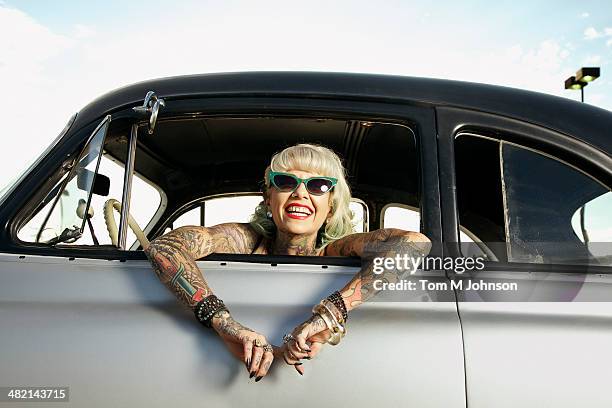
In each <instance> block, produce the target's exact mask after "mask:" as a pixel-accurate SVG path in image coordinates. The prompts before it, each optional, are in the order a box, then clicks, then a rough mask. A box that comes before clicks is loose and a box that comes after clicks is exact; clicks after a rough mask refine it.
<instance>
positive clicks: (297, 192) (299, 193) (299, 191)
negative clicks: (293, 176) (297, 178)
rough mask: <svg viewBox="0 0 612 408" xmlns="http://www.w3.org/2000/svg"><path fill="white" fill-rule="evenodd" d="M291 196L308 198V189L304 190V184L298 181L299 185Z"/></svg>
mask: <svg viewBox="0 0 612 408" xmlns="http://www.w3.org/2000/svg"><path fill="white" fill-rule="evenodd" d="M293 196H295V197H300V198H308V197H309V195H308V190H306V184H304V183H300V185H299V186H298V187H297V188H296V189H295V191H294V192H293Z"/></svg>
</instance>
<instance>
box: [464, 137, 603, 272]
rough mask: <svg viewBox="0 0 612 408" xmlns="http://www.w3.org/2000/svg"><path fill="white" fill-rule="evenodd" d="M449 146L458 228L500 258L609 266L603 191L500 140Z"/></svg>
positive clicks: (572, 170)
mask: <svg viewBox="0 0 612 408" xmlns="http://www.w3.org/2000/svg"><path fill="white" fill-rule="evenodd" d="M455 146H456V149H455V150H456V166H457V170H456V173H457V198H458V207H459V219H460V223H461V226H462V227H464V228H466V229H468V230H469V231H471V232H472V233H473V236H474V237H476V238H477V239H478V240H480V241H482V242H487V243H489V245H490V247H491V249H492V250H493V252H494V253H495V254H496V255H497V257H498V259H499V260H507V261H508V262H519V263H536V264H537V263H553V264H554V263H558V264H579V265H584V264H596V265H612V248H611V244H610V242H612V218H611V217H610V216H609V214H611V213H612V199H611V193H610V189H609V188H607V187H606V186H604V185H603V184H602V183H600V182H598V181H597V180H596V179H594V178H592V177H590V176H589V175H588V174H586V173H584V172H582V171H580V170H579V169H577V168H576V167H574V166H572V165H570V164H568V163H565V162H563V161H560V160H558V159H556V158H555V157H552V156H549V155H547V154H545V153H543V152H541V151H537V150H533V149H530V148H527V147H524V146H520V145H516V144H513V143H509V142H506V141H499V140H491V139H486V138H480V137H475V136H469V135H462V136H459V137H458V138H457V140H456V145H455ZM474 157H478V160H474V159H473V158H474ZM581 214H582V215H581ZM462 242H464V240H463V239H462ZM500 243H501V244H503V245H500Z"/></svg>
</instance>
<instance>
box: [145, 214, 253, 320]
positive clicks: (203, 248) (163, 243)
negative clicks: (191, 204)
mask: <svg viewBox="0 0 612 408" xmlns="http://www.w3.org/2000/svg"><path fill="white" fill-rule="evenodd" d="M256 240H257V233H256V232H255V231H254V230H253V229H252V228H251V227H250V226H248V224H233V223H231V224H220V225H217V226H215V227H211V228H204V227H196V226H190V227H181V228H177V229H176V230H174V231H171V232H169V233H167V234H165V235H162V236H161V237H159V238H156V239H154V240H153V241H151V243H150V245H149V246H148V247H147V248H146V249H145V253H146V254H147V257H148V258H149V260H150V261H151V263H152V264H153V270H154V271H155V273H156V274H157V276H158V278H159V279H160V281H161V282H162V283H163V284H164V285H165V286H166V287H167V288H168V289H170V290H171V291H172V292H173V293H174V294H175V295H176V297H177V298H178V299H179V300H180V301H181V302H182V303H183V304H184V305H186V306H188V307H189V308H191V309H193V308H194V307H195V306H196V305H197V303H198V302H199V301H200V300H202V299H203V298H205V297H206V296H208V295H210V294H212V291H211V289H210V287H209V286H208V284H207V283H206V281H205V280H204V277H203V276H202V272H201V271H200V269H199V268H198V266H197V264H196V262H195V261H196V260H197V259H199V258H202V257H205V256H207V255H210V254H211V253H213V252H217V253H238V254H244V253H250V252H251V251H252V249H253V247H254V245H255V242H256Z"/></svg>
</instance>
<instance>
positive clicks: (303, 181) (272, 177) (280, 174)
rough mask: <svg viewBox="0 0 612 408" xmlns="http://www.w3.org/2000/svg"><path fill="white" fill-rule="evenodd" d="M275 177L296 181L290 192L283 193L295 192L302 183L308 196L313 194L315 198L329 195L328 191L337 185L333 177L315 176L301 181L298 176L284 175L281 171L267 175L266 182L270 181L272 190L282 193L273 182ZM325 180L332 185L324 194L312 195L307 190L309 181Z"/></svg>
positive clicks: (336, 180)
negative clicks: (289, 178)
mask: <svg viewBox="0 0 612 408" xmlns="http://www.w3.org/2000/svg"><path fill="white" fill-rule="evenodd" d="M275 176H287V177H291V178H292V179H294V180H295V181H296V185H295V188H294V189H293V190H291V191H289V190H287V191H284V192H285V193H293V192H294V191H295V190H297V189H298V188H299V187H300V184H302V183H304V186H305V187H306V190H307V191H308V192H309V193H310V194H314V195H316V196H322V195H325V194H327V193H329V192H330V191H332V190H333V189H334V187H335V186H336V183H338V179H335V178H333V177H325V176H315V177H309V178H307V179H301V178H299V177H298V176H296V175H295V174H291V173H284V172H282V171H271V172H270V174H269V175H268V180H269V181H270V184H271V185H273V186H274V188H276V189H277V190H278V191H283V190H281V188H280V187H279V186H277V185H276V183H275V182H274V177H275ZM321 179H323V180H327V181H331V183H332V185H331V187H330V188H329V190H328V191H326V192H324V193H320V194H319V193H313V192H312V191H310V189H309V188H308V183H309V182H310V181H311V180H321Z"/></svg>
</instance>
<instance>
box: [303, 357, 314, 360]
mask: <svg viewBox="0 0 612 408" xmlns="http://www.w3.org/2000/svg"><path fill="white" fill-rule="evenodd" d="M304 358H305V359H306V360H310V359H311V358H312V357H310V356H308V357H304Z"/></svg>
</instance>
